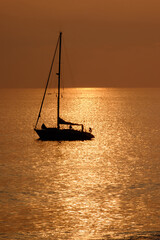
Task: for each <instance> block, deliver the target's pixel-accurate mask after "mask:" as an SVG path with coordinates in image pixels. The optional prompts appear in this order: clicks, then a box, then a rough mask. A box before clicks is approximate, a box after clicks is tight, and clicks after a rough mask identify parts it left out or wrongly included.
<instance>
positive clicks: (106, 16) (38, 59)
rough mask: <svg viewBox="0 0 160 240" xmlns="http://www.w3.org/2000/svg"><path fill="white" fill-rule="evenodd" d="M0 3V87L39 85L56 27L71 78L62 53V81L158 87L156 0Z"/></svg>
mask: <svg viewBox="0 0 160 240" xmlns="http://www.w3.org/2000/svg"><path fill="white" fill-rule="evenodd" d="M0 6H1V7H0V18H1V19H0V31H1V34H0V53H1V54H0V86H1V87H44V85H45V82H46V79H47V76H48V71H49V68H50V63H51V59H52V55H53V52H54V48H55V44H56V41H57V38H58V34H59V31H62V32H63V37H64V41H65V47H66V49H67V55H68V58H69V62H70V65H71V69H72V74H71V75H73V79H74V81H71V79H70V78H71V77H70V74H69V70H67V69H68V67H67V64H66V63H64V62H65V61H67V60H66V59H65V57H62V65H63V64H64V65H65V67H64V68H65V71H64V82H65V85H66V86H69V87H160V80H159V79H160V0H85V1H84V0H81V1H79V0H0ZM63 52H64V51H63V49H62V53H63ZM65 73H66V77H65Z"/></svg>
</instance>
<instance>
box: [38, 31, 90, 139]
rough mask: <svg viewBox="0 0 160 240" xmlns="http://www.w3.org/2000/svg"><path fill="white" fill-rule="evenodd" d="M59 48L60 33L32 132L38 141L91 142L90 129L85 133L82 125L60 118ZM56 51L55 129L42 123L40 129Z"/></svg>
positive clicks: (60, 43) (60, 44)
mask: <svg viewBox="0 0 160 240" xmlns="http://www.w3.org/2000/svg"><path fill="white" fill-rule="evenodd" d="M61 46H62V32H60V34H59V37H58V41H57V44H56V49H55V52H54V56H53V60H52V63H51V67H50V71H49V75H48V79H47V83H46V87H45V90H44V95H43V98H42V102H41V106H40V110H39V114H38V118H37V121H36V124H35V127H34V130H35V132H36V133H37V134H38V136H39V138H40V140H44V141H45V140H51V141H75V140H91V139H92V138H94V135H93V134H92V133H91V132H92V129H91V128H89V131H85V130H84V126H83V124H79V123H72V122H68V121H65V120H63V119H62V118H61V117H60V89H61V88H60V83H61ZM58 49H59V66H58V73H57V76H58V95H57V127H54V128H52V127H46V126H45V124H44V123H43V124H42V126H41V128H37V124H38V122H39V118H40V116H41V111H42V107H43V103H44V100H45V96H46V92H47V87H48V83H49V80H50V75H51V72H52V68H53V63H54V59H55V56H56V53H57V51H58ZM62 125H63V126H64V125H65V126H66V128H62V127H61V126H62ZM73 126H78V128H80V129H78V130H77V129H74V128H73Z"/></svg>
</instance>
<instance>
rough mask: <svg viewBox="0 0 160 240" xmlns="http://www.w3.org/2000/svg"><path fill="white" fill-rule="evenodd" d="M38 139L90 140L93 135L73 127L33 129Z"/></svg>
mask: <svg viewBox="0 0 160 240" xmlns="http://www.w3.org/2000/svg"><path fill="white" fill-rule="evenodd" d="M34 130H35V131H36V133H37V134H38V136H39V138H40V140H43V141H47V140H48V141H49V140H50V141H75V140H81V141H84V140H91V139H92V138H94V135H93V134H91V133H89V132H84V131H78V130H74V129H57V128H46V129H34Z"/></svg>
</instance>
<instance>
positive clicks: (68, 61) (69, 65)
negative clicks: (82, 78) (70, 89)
mask: <svg viewBox="0 0 160 240" xmlns="http://www.w3.org/2000/svg"><path fill="white" fill-rule="evenodd" d="M63 48H64V54H65V57H66V62H67V63H68V70H69V75H70V79H71V85H72V86H73V85H74V82H75V81H74V80H75V79H74V75H73V71H72V67H71V63H70V59H69V55H68V51H67V48H66V44H65V39H63Z"/></svg>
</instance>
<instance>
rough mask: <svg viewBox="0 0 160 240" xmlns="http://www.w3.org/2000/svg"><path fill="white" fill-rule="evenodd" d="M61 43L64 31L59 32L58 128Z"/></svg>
mask: <svg viewBox="0 0 160 240" xmlns="http://www.w3.org/2000/svg"><path fill="white" fill-rule="evenodd" d="M61 43H62V32H60V34H59V71H58V99H57V128H58V129H59V109H60V80H61Z"/></svg>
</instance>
